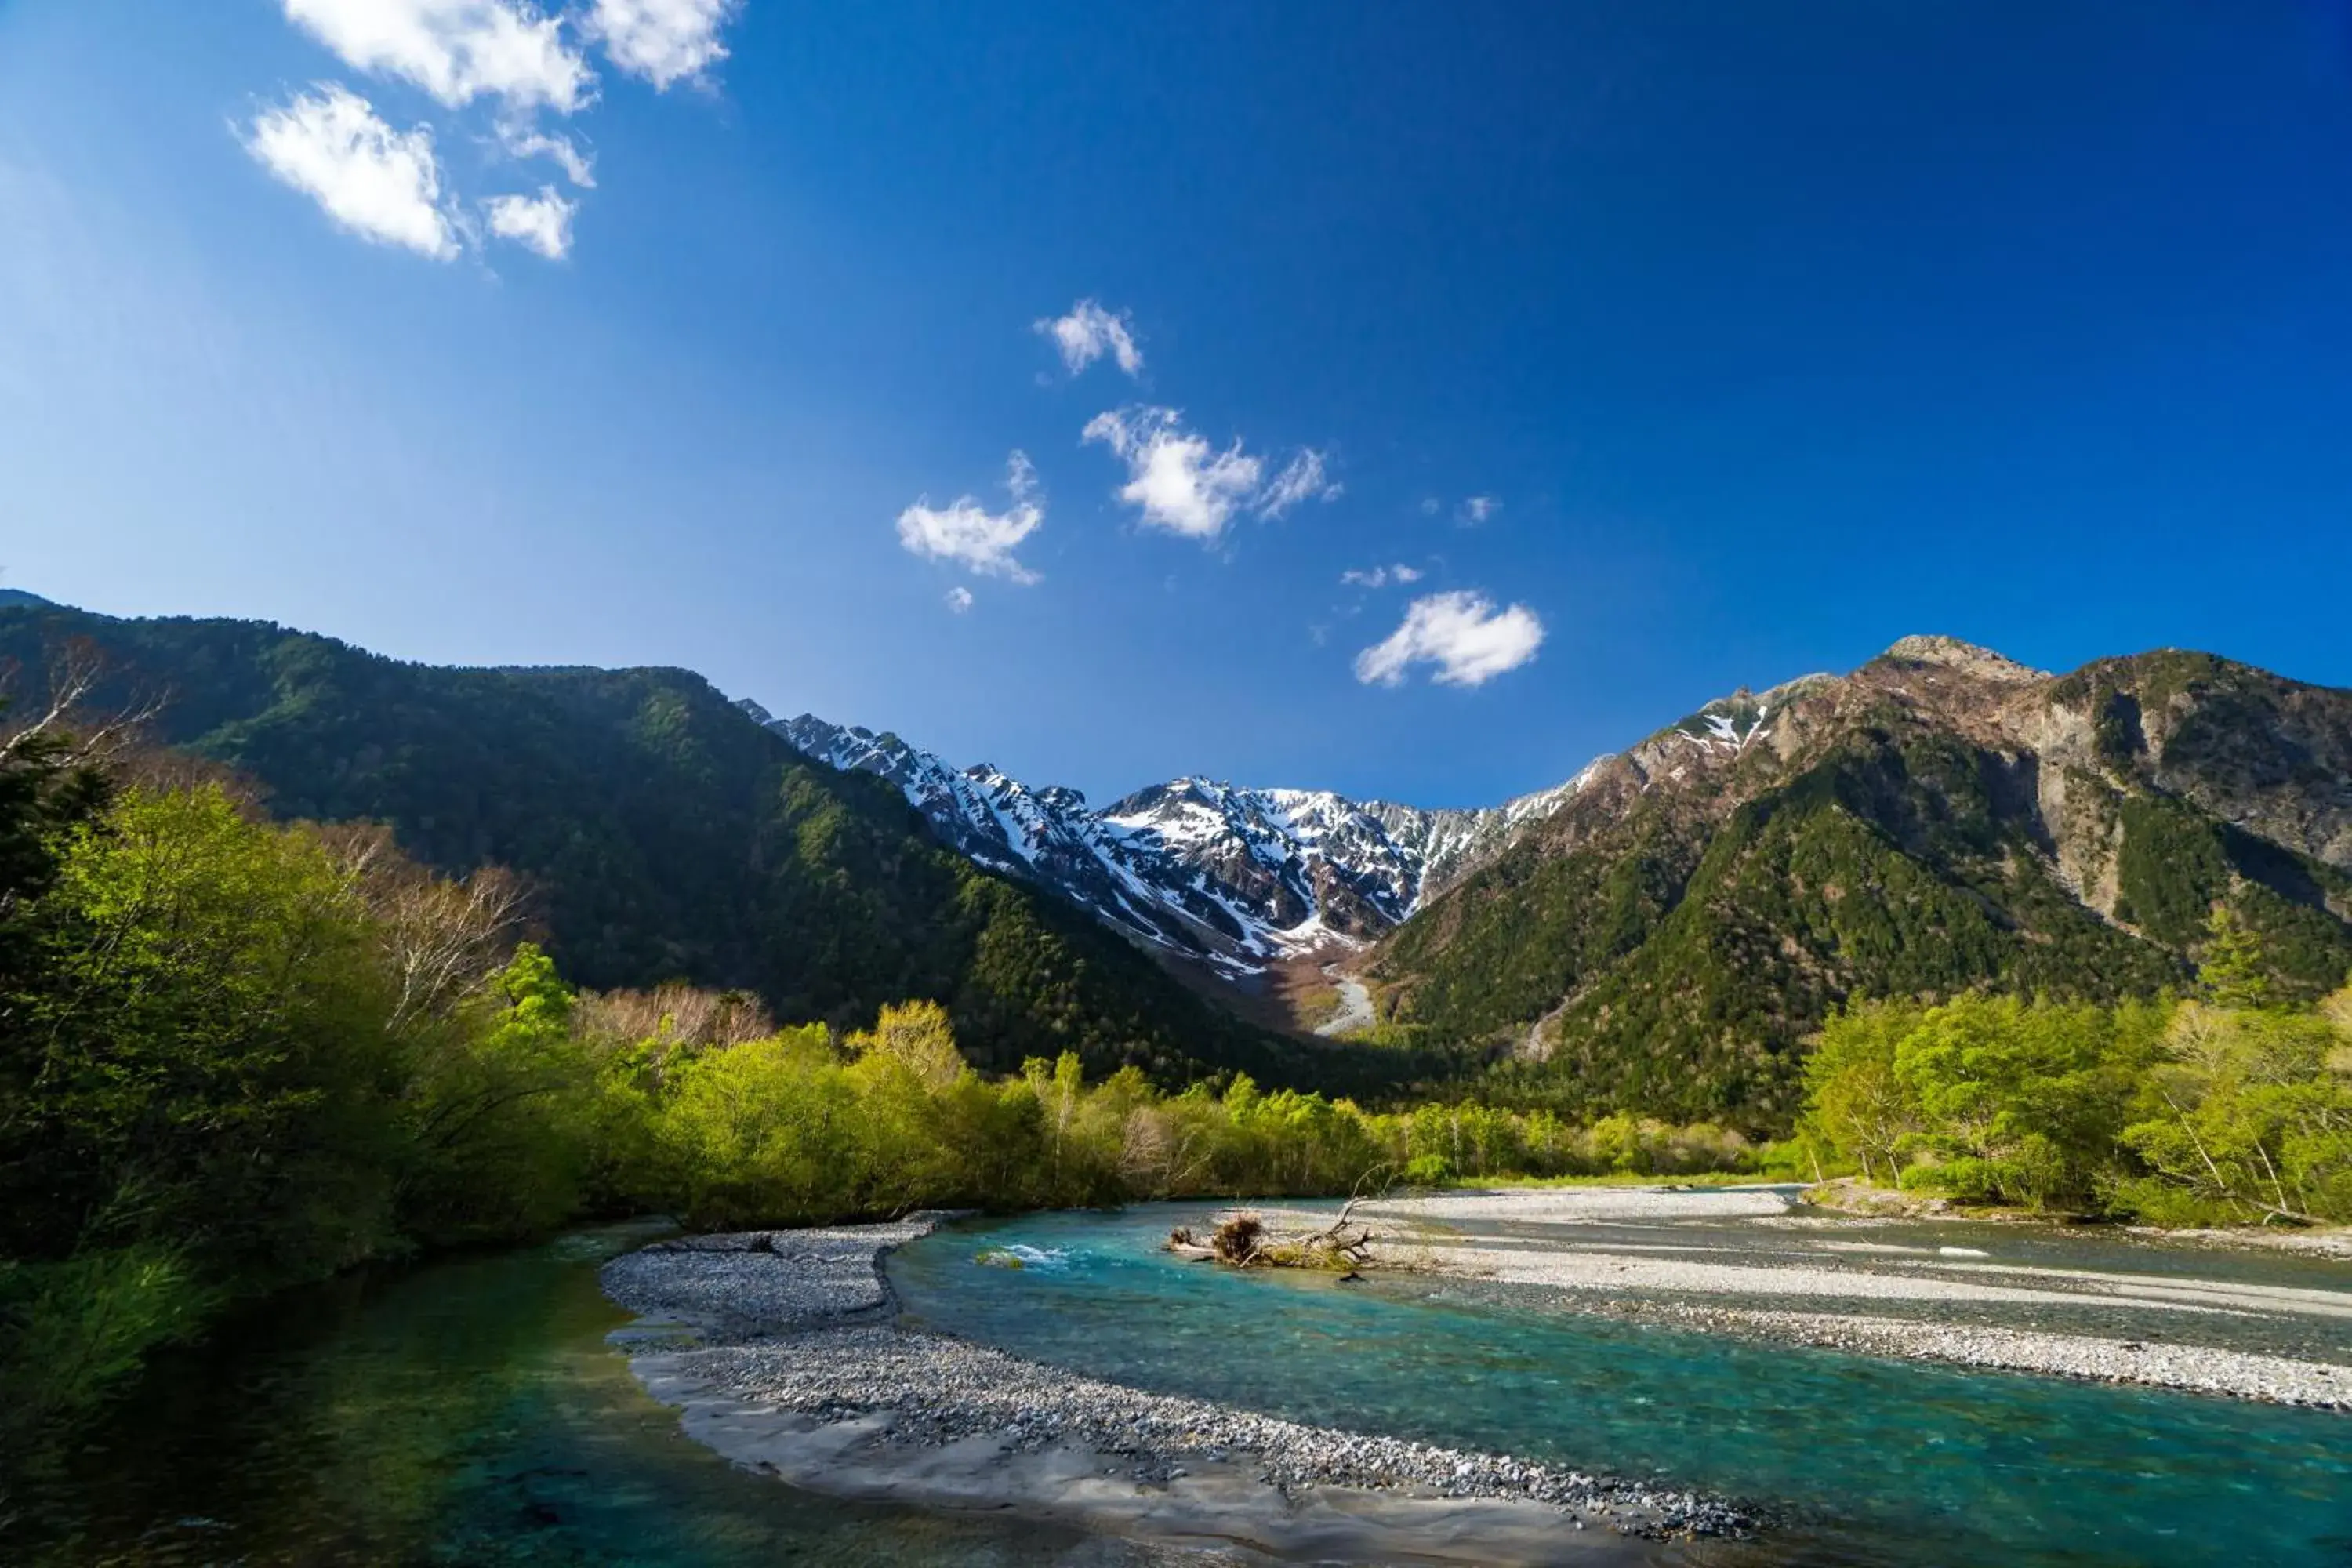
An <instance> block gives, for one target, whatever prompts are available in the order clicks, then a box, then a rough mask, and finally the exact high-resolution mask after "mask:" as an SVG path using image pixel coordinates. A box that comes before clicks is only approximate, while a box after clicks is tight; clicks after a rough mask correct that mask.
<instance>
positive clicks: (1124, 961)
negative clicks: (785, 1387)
mask: <svg viewBox="0 0 2352 1568" xmlns="http://www.w3.org/2000/svg"><path fill="white" fill-rule="evenodd" d="M70 643H80V644H82V645H84V646H86V647H89V648H91V649H93V650H95V652H96V653H97V654H98V655H99V656H100V658H102V659H103V661H104V665H105V668H106V670H107V675H106V679H105V681H104V684H103V685H102V686H101V688H100V689H99V690H98V691H97V692H96V693H95V694H94V700H93V705H94V706H96V707H97V708H99V709H100V710H104V709H106V708H109V707H114V708H130V707H135V706H139V705H142V703H144V702H146V701H149V700H158V699H160V700H161V706H160V708H159V709H158V710H157V713H156V716H155V718H154V719H153V721H152V725H151V728H152V731H153V735H154V738H155V739H156V740H157V741H159V742H163V743H164V744H167V745H170V746H173V747H176V748H182V749H185V750H187V751H189V752H194V753H196V754H198V755H200V756H203V757H206V758H209V759H212V760H215V761H216V762H219V763H225V764H226V765H228V766H229V767H231V768H233V769H235V770H236V772H237V773H240V774H241V775H243V776H245V777H247V778H249V779H250V780H252V781H254V782H255V783H256V784H257V785H258V786H259V787H260V788H261V789H262V790H263V791H264V792H265V794H266V798H267V804H268V806H269V808H270V810H271V811H272V812H273V813H275V814H276V815H278V816H283V817H299V818H310V819H315V820H320V821H352V820H367V821H381V822H384V823H388V824H390V825H391V826H393V827H394V830H395V832H396V835H397V837H398V838H399V840H400V842H401V844H402V845H403V847H404V848H406V849H407V850H408V851H409V852H410V853H412V854H414V855H415V856H416V857H417V858H420V859H422V860H424V861H425V862H426V863H427V864H429V865H432V866H434V867H436V868H441V869H444V870H446V871H451V872H464V871H467V870H470V869H471V868H475V867H477V866H482V865H493V864H494V865H499V866H504V867H507V868H510V869H512V870H515V871H517V872H520V873H521V874H522V875H523V876H524V877H526V878H527V879H529V881H530V884H531V886H532V887H533V889H534V892H535V901H536V905H537V909H538V912H539V914H540V915H541V918H542V919H543V921H544V923H545V926H546V931H547V936H548V942H549V946H550V949H551V952H553V954H554V955H555V957H556V958H557V960H558V962H559V963H561V964H562V967H563V969H564V972H565V973H566V974H567V975H568V976H569V977H570V978H572V979H573V980H574V981H576V982H578V983H580V984H586V985H589V986H592V987H596V988H608V987H619V986H643V985H648V984H656V983H658V982H661V981H665V980H671V979H682V980H687V981H690V982H693V983H695V984H703V985H711V986H721V987H733V988H740V989H744V990H748V991H752V992H756V993H757V994H760V995H761V997H762V998H763V999H764V1000H765V1001H766V1002H767V1004H768V1005H769V1006H770V1007H771V1008H772V1011H773V1012H774V1013H775V1015H776V1016H778V1017H780V1018H783V1019H791V1020H804V1019H824V1020H826V1021H829V1022H832V1023H834V1024H835V1025H836V1026H865V1025H866V1024H869V1023H870V1022H871V1021H872V1019H873V1016H874V1015H875V1012H876V1010H877V1008H878V1007H879V1006H881V1005H883V1004H885V1003H889V1002H898V1001H904V1000H909V999H915V998H930V999H935V1000H938V1001H940V1002H942V1003H944V1004H946V1005H948V1007H949V1008H950V1013H951V1015H952V1016H953V1018H954V1022H955V1026H956V1029H957V1034H958V1038H959V1040H960V1041H961V1043H962V1044H963V1045H964V1047H965V1048H966V1050H967V1052H968V1053H969V1054H970V1055H971V1057H972V1058H973V1059H974V1060H975V1061H976V1062H977V1063H979V1064H980V1065H982V1066H983V1067H987V1068H992V1069H996V1070H1010V1069H1012V1068H1017V1067H1018V1066H1019V1064H1020V1062H1021V1061H1022V1060H1023V1059H1024V1058H1026V1057H1030V1056H1045V1057H1049V1058H1050V1057H1052V1056H1055V1055H1056V1054H1058V1053H1059V1052H1061V1051H1063V1050H1075V1051H1076V1052H1077V1053H1078V1054H1079V1055H1080V1057H1081V1058H1083V1059H1084V1061H1085V1062H1086V1065H1087V1068H1088V1070H1089V1071H1090V1072H1092V1073H1095V1074H1101V1073H1103V1072H1107V1071H1109V1070H1111V1069H1114V1068H1118V1067H1121V1066H1126V1065H1135V1066H1139V1067H1141V1068H1145V1069H1147V1070H1148V1071H1150V1073H1151V1074H1153V1076H1155V1077H1157V1078H1159V1079H1162V1080H1163V1081H1174V1082H1181V1081H1185V1080H1189V1079H1195V1078H1199V1077H1202V1076H1207V1075H1211V1074H1213V1073H1216V1072H1219V1071H1225V1070H1244V1071H1248V1072H1250V1073H1253V1074H1255V1075H1256V1076H1258V1077H1260V1078H1261V1079H1266V1080H1269V1081H1273V1082H1286V1083H1301V1082H1303V1081H1304V1080H1306V1079H1316V1080H1318V1081H1323V1082H1327V1083H1330V1084H1334V1085H1341V1086H1346V1085H1353V1084H1357V1083H1370V1082H1378V1081H1382V1080H1383V1079H1386V1078H1387V1077H1389V1076H1391V1075H1393V1074H1394V1073H1396V1072H1397V1071H1398V1070H1400V1068H1401V1066H1402V1061H1403V1058H1400V1057H1399V1056H1398V1055H1397V1054H1395V1053H1388V1054H1386V1055H1385V1056H1382V1055H1379V1054H1376V1053H1372V1052H1370V1051H1369V1050H1364V1049H1356V1048H1348V1047H1332V1048H1323V1049H1318V1048H1316V1047H1307V1046H1302V1045H1299V1044H1297V1043H1296V1042H1293V1041H1290V1040H1287V1039H1285V1038H1283V1037H1279V1036H1276V1035H1272V1034H1269V1033H1266V1032H1265V1031H1263V1030H1260V1029H1258V1028H1256V1027H1255V1026H1250V1025H1248V1024H1246V1023H1244V1022H1242V1021H1241V1020H1239V1019H1236V1018H1234V1017H1233V1016H1230V1015H1228V1014H1226V1013H1224V1012H1223V1011H1222V1010H1221V1009H1217V1008H1214V1007H1213V1006H1211V1005H1207V1004H1205V1003H1204V1002H1202V1000H1200V999H1199V998H1198V997H1197V996H1195V995H1194V994H1192V992H1190V991H1188V990H1186V989H1185V988H1184V987H1183V986H1181V984H1178V983H1177V982H1176V981H1174V980H1173V979H1171V977H1170V976H1168V975H1167V974H1166V973H1163V972H1162V971H1161V970H1160V969H1159V968H1158V967H1157V966H1156V965H1154V964H1153V963H1151V962H1150V960H1149V959H1148V958H1146V957H1144V956H1143V955H1142V954H1141V953H1139V952H1137V951H1136V950H1135V949H1133V948H1132V947H1131V946H1129V944H1128V943H1127V942H1123V941H1121V940H1119V939H1118V937H1116V936H1114V935H1112V934H1111V933H1109V932H1108V931H1104V930H1103V929H1101V928H1100V927H1099V926H1097V924H1096V923H1095V922H1094V921H1091V920H1090V919H1089V918H1087V916H1086V915H1084V914H1083V913H1081V912H1079V911H1077V910H1075V909H1071V908H1068V907H1066V906H1064V905H1062V904H1061V903H1060V902H1059V901H1058V900H1053V899H1051V898H1048V897H1046V896H1044V895H1042V894H1040V893H1038V892H1036V891H1035V890H1034V889H1028V888H1024V887H1021V886H1019V885H1016V884H1014V883H1012V882H1010V881H1007V880H1005V879H1003V878H1000V877H997V876H994V875H992V874H991V873H989V872H987V871H985V870H982V868H978V867H976V866H974V865H972V864H971V862H970V861H968V860H966V859H964V858H961V856H958V855H955V854H954V853H952V852H950V851H949V850H947V849H945V848H943V847H940V845H938V844H937V843H936V842H935V841H934V840H933V839H932V838H931V837H930V835H929V833H928V831H927V830H926V829H925V827H924V826H923V824H922V822H921V819H920V818H919V816H916V815H915V814H914V813H913V812H912V811H911V810H910V809H909V808H908V805H907V804H906V803H905V801H904V800H903V799H901V798H900V797H899V796H898V794H897V793H896V792H895V791H894V790H892V789H890V788H889V787H888V786H887V784H883V783H881V782H880V781H878V780H876V779H873V778H870V777H867V776H865V775H863V774H856V773H839V772H836V771H835V770H834V769H832V768H829V767H825V766H824V765H823V764H820V763H813V762H811V761H809V760H808V759H807V758H805V757H803V756H802V755H801V754H800V753H799V752H795V751H794V750H793V748H792V746H791V745H790V744H788V743H787V742H785V741H783V740H782V738H781V737H778V736H776V735H773V734H771V733H770V732H768V731H765V730H763V729H761V727H760V726H759V725H758V724H756V723H754V722H752V721H751V720H750V719H748V718H746V717H745V716H744V715H743V714H742V713H741V712H740V711H738V710H737V709H736V708H735V706H734V705H733V704H732V703H730V701H729V700H727V699H726V698H724V697H723V696H721V695H720V694H719V692H718V691H717V690H716V689H713V688H712V687H711V686H710V685H709V682H707V681H705V680H704V679H702V678H701V677H699V676H697V675H694V674H691V673H689V672H687V671H684V670H677V669H660V668H641V669H624V670H601V669H585V668H536V669H511V668H509V669H488V668H478V669H458V668H435V667H431V666H425V665H418V664H407V663H402V662H399V661H396V660H394V659H390V658H383V657H380V656H377V655H374V654H370V653H366V652H363V651H362V650H360V649H357V648H353V647H349V646H348V645H345V644H343V643H341V642H337V641H334V640H332V639H331V638H328V637H319V636H314V635H310V634H307V633H302V632H296V631H290V630H288V629H286V628H284V627H281V626H275V625H270V624H267V623H260V622H251V621H234V620H192V619H158V620H121V619H114V618H111V617H108V616H97V615H90V614H85V613H82V612H79V611H72V610H64V609H58V608H53V607H47V606H20V607H13V608H0V660H7V661H10V662H13V664H14V665H15V666H16V670H17V681H18V683H19V684H20V685H24V684H29V683H34V682H37V679H38V678H37V673H36V672H39V671H42V670H44V669H46V668H48V665H49V662H50V661H51V659H52V658H54V656H55V655H56V654H57V652H58V650H59V649H60V648H62V647H65V646H67V645H68V644H70Z"/></svg>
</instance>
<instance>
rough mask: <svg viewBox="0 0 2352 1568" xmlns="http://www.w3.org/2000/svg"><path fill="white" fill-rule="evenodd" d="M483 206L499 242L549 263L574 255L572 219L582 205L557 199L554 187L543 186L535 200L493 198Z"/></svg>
mask: <svg viewBox="0 0 2352 1568" xmlns="http://www.w3.org/2000/svg"><path fill="white" fill-rule="evenodd" d="M482 206H483V210H484V211H485V212H486V213H488V215H489V219H490V232H491V233H492V234H495V235H497V236H498V237H499V238H501V239H511V240H513V241H514V242H515V243H516V244H517V245H520V246H522V247H525V248H526V249H530V250H536V251H537V252H539V253H540V254H541V256H544V257H545V258H548V259H549V260H550V261H561V260H562V259H563V258H565V257H566V256H569V255H570V254H572V214H573V213H575V212H577V211H578V210H579V204H578V203H576V202H567V201H565V200H564V199H563V198H562V196H560V195H556V194H555V187H554V186H553V185H541V186H540V187H539V195H535V196H513V195H507V196H492V197H491V198H490V199H489V200H488V201H487V202H485V203H483V204H482Z"/></svg>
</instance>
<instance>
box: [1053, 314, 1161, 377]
mask: <svg viewBox="0 0 2352 1568" xmlns="http://www.w3.org/2000/svg"><path fill="white" fill-rule="evenodd" d="M1035 326H1036V330H1037V331H1040V332H1043V333H1045V335H1046V336H1047V337H1049V338H1052V339H1053V340H1054V346H1055V348H1058V349H1060V350H1061V351H1062V363H1063V365H1064V366H1065V367H1066V369H1067V370H1068V371H1069V373H1070V374H1072V375H1076V374H1078V373H1079V372H1080V371H1082V370H1084V369H1086V368H1087V366H1088V365H1090V364H1092V363H1095V361H1097V360H1098V359H1100V358H1102V357H1103V355H1105V354H1108V355H1110V357H1111V358H1112V359H1113V360H1114V361H1116V362H1117V363H1118V368H1119V369H1121V370H1123V371H1125V372H1127V374H1129V375H1130V376H1132V375H1138V374H1141V373H1142V370H1143V351H1142V350H1141V349H1139V348H1137V347H1136V346H1135V324H1134V322H1133V321H1132V320H1131V319H1130V318H1129V315H1128V313H1127V312H1126V311H1124V310H1121V311H1119V312H1118V314H1117V315H1113V314H1112V313H1111V312H1110V311H1108V310H1104V309H1103V308H1102V307H1101V306H1100V305H1098V304H1097V303H1096V302H1095V301H1093V300H1079V301H1078V302H1077V303H1076V304H1075V305H1073V306H1071V307H1070V313H1069V314H1068V315H1066V316H1053V317H1048V318H1047V319H1046V320H1045V321H1038V322H1036V323H1035Z"/></svg>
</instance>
